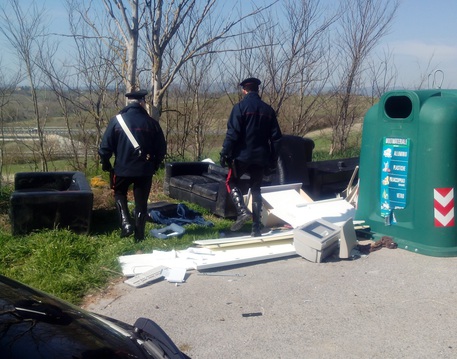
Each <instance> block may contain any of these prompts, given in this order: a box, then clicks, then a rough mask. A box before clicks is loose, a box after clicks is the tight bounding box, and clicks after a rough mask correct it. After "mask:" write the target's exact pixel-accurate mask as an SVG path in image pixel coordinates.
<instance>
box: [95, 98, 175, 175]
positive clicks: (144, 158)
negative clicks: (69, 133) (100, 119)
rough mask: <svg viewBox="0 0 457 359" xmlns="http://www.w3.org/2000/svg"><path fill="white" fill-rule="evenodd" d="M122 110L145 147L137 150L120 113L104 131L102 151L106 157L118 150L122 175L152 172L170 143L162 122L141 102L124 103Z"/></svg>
mask: <svg viewBox="0 0 457 359" xmlns="http://www.w3.org/2000/svg"><path fill="white" fill-rule="evenodd" d="M120 114H121V115H122V118H123V119H124V121H125V123H126V125H127V127H128V128H129V129H130V131H131V132H132V135H133V137H135V139H136V141H137V142H138V144H139V146H140V148H141V156H139V155H138V152H135V150H134V147H133V145H132V143H131V142H130V140H129V138H128V137H127V135H126V134H125V132H124V130H123V129H122V127H121V125H120V124H119V122H118V120H117V118H116V117H114V118H112V119H111V120H110V122H109V124H108V127H107V128H106V131H105V133H104V135H103V139H102V143H101V144H100V149H99V151H98V153H99V155H100V158H101V160H102V163H103V161H109V159H110V158H111V156H112V155H113V154H114V156H115V162H114V173H115V174H116V176H122V177H141V176H152V175H153V174H154V173H155V171H156V170H157V169H158V167H159V165H160V163H161V162H162V161H163V159H164V157H165V154H166V151H167V145H166V142H165V137H164V135H163V131H162V129H161V128H160V125H159V123H158V122H157V121H156V120H154V119H153V118H152V117H150V116H149V114H148V113H147V111H146V110H145V109H144V108H143V107H142V106H141V105H140V104H139V103H133V104H130V105H128V106H126V107H124V108H123V109H122V110H121V111H120Z"/></svg>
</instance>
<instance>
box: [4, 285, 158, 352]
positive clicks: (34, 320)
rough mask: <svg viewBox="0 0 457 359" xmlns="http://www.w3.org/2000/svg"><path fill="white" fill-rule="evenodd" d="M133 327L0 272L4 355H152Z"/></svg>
mask: <svg viewBox="0 0 457 359" xmlns="http://www.w3.org/2000/svg"><path fill="white" fill-rule="evenodd" d="M114 326H122V328H121V327H118V328H117V330H114V329H113V327H114ZM133 330H134V327H133V326H130V325H127V324H125V323H122V322H117V321H116V322H115V321H109V319H108V318H105V317H103V318H101V320H100V318H97V317H96V316H94V315H92V314H90V313H87V312H85V311H83V310H81V309H80V308H78V307H76V306H72V305H71V304H69V303H66V302H63V301H61V300H59V299H57V298H54V297H52V296H50V295H48V294H46V293H43V292H40V291H37V290H34V289H32V288H29V287H27V286H25V285H23V284H21V283H18V282H16V281H13V280H10V279H8V278H6V277H3V276H0V357H1V358H5V359H6V358H14V359H22V358H24V359H30V358H36V359H39V358H59V359H65V358H71V359H76V358H81V359H90V358H94V359H95V358H97V359H104V358H112V359H116V358H129V359H132V358H151V356H149V355H148V354H147V353H146V352H145V350H144V349H143V348H141V345H139V341H138V340H137V339H138V337H135V335H134V331H133Z"/></svg>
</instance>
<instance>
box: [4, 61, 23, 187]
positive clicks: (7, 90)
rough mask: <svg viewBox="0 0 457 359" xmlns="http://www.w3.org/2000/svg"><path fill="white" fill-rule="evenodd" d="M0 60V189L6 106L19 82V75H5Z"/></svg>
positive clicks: (6, 117) (6, 116)
mask: <svg viewBox="0 0 457 359" xmlns="http://www.w3.org/2000/svg"><path fill="white" fill-rule="evenodd" d="M3 69H4V67H3V65H2V63H1V59H0V136H1V140H0V189H1V188H2V183H3V165H4V160H5V131H4V127H5V122H6V120H7V119H8V117H9V116H8V105H9V103H10V100H11V96H12V94H13V93H14V90H15V89H16V86H17V85H18V83H19V82H20V75H19V73H16V74H13V75H12V76H11V75H7V74H6V73H5V71H3Z"/></svg>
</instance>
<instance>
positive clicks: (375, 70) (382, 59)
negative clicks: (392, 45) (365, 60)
mask: <svg viewBox="0 0 457 359" xmlns="http://www.w3.org/2000/svg"><path fill="white" fill-rule="evenodd" d="M397 75H398V74H397V68H396V67H395V65H394V63H393V55H392V52H391V51H389V50H387V51H385V52H383V53H382V56H379V57H377V58H376V59H375V60H373V59H372V60H370V61H369V66H368V78H369V81H370V85H371V89H370V90H371V93H370V97H371V105H374V103H375V101H377V100H378V99H379V98H380V97H381V95H382V94H383V93H384V92H386V91H388V90H390V89H392V88H394V87H395V84H396V80H397Z"/></svg>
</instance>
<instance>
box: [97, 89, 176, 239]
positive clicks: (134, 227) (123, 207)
mask: <svg viewBox="0 0 457 359" xmlns="http://www.w3.org/2000/svg"><path fill="white" fill-rule="evenodd" d="M146 95H147V91H146V90H140V91H134V92H130V93H127V94H126V95H125V96H126V97H127V106H126V107H124V108H123V109H122V110H121V111H120V112H119V114H120V115H121V116H122V119H121V120H123V121H124V122H125V125H126V126H127V127H128V129H129V131H130V133H131V134H132V136H133V138H134V141H133V142H135V141H136V143H137V145H138V147H137V148H135V146H134V144H133V143H132V141H131V140H130V139H129V137H128V134H127V133H126V131H125V130H124V129H123V128H122V125H121V123H120V122H119V119H118V118H117V117H114V118H112V119H111V120H110V122H109V124H108V127H107V128H106V131H105V133H104V135H103V139H102V142H101V144H100V148H99V151H98V153H99V155H100V161H101V163H102V169H103V170H104V171H112V170H114V178H113V190H114V199H115V202H116V208H117V210H118V213H119V220H120V226H121V237H128V236H130V235H132V234H135V240H137V241H140V240H143V239H144V237H145V233H144V232H145V224H146V215H147V202H148V198H149V193H150V191H151V185H152V176H153V175H154V173H155V172H156V171H157V169H158V168H159V166H160V164H161V163H162V161H163V159H164V157H165V154H166V151H167V145H166V142H165V137H164V135H163V131H162V129H161V127H160V125H159V122H158V121H156V120H154V119H153V118H152V117H150V116H149V114H148V112H147V111H146V108H145V107H146V102H145V97H146ZM113 155H114V167H112V166H111V162H110V159H111V157H112V156H113ZM132 184H133V196H134V200H135V210H134V215H135V218H134V220H133V221H132V219H131V217H130V213H129V210H128V207H127V192H128V189H129V187H130V186H131V185H132Z"/></svg>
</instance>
